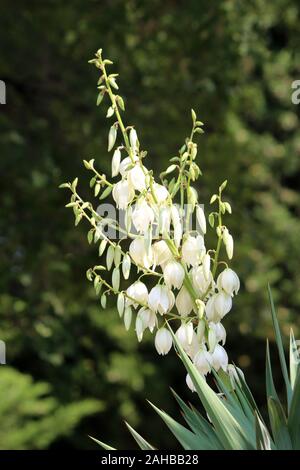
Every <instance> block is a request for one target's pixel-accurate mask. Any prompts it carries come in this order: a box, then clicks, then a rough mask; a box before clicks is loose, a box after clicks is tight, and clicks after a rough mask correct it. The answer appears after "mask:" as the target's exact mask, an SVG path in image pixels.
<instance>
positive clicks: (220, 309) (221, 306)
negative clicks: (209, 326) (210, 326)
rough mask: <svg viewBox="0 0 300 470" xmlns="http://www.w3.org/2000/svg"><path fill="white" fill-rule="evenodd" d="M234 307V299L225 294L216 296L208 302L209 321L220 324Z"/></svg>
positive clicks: (206, 311)
mask: <svg viewBox="0 0 300 470" xmlns="http://www.w3.org/2000/svg"><path fill="white" fill-rule="evenodd" d="M231 307H232V298H231V296H230V295H228V294H225V293H224V292H219V293H218V294H214V295H213V296H212V297H210V299H209V300H208V302H207V304H206V306H205V313H206V316H207V319H208V320H209V321H212V322H214V323H219V321H220V320H222V318H223V317H224V316H225V315H227V313H228V312H229V311H230V310H231Z"/></svg>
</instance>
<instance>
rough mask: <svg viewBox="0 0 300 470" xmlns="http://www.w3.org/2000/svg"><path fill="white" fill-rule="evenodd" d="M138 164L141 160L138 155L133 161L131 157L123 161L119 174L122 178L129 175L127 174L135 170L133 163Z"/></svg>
mask: <svg viewBox="0 0 300 470" xmlns="http://www.w3.org/2000/svg"><path fill="white" fill-rule="evenodd" d="M132 160H133V163H135V162H138V160H139V158H138V156H137V155H134V156H133V158H132V159H131V158H130V157H126V158H124V160H122V161H121V163H120V167H119V172H120V175H121V176H122V177H124V176H125V175H127V172H128V171H129V170H130V169H132V168H133V163H132Z"/></svg>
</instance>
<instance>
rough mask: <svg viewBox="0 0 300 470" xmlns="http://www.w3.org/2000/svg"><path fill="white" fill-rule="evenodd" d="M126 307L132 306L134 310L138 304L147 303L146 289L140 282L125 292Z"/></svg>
mask: <svg viewBox="0 0 300 470" xmlns="http://www.w3.org/2000/svg"><path fill="white" fill-rule="evenodd" d="M126 294H127V299H126V304H127V305H133V306H134V307H135V308H136V307H137V305H138V304H147V302H148V289H147V287H146V286H145V284H144V283H143V282H141V281H136V282H134V283H133V284H131V286H129V287H128V289H127V290H126Z"/></svg>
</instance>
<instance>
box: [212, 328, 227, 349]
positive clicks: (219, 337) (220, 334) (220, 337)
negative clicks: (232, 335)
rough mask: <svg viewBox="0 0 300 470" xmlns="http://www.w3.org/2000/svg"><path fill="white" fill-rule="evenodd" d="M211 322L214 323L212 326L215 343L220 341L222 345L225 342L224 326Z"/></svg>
mask: <svg viewBox="0 0 300 470" xmlns="http://www.w3.org/2000/svg"><path fill="white" fill-rule="evenodd" d="M212 324H213V325H214V328H215V333H216V339H217V343H222V345H223V346H224V344H225V343H226V330H225V328H224V326H223V325H222V323H212Z"/></svg>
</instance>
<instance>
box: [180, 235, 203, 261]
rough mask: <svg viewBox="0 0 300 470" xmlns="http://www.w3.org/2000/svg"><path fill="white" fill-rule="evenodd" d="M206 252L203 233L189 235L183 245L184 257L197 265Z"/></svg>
mask: <svg viewBox="0 0 300 470" xmlns="http://www.w3.org/2000/svg"><path fill="white" fill-rule="evenodd" d="M204 254H205V246H204V239H203V237H202V236H201V235H198V236H197V237H193V236H192V235H188V237H187V238H186V240H185V241H184V242H183V245H182V258H183V260H184V262H185V263H186V264H187V265H188V266H190V265H192V266H197V265H198V264H199V263H200V262H201V260H202V258H203V256H204Z"/></svg>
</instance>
